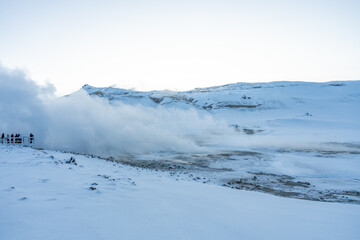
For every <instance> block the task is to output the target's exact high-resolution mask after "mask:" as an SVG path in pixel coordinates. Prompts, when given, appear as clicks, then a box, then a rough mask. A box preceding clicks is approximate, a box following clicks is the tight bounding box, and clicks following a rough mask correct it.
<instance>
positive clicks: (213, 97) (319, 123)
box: [83, 81, 360, 142]
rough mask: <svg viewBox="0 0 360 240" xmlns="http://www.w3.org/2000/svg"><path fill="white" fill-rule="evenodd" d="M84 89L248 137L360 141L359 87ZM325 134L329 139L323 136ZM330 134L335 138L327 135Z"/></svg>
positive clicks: (344, 83)
mask: <svg viewBox="0 0 360 240" xmlns="http://www.w3.org/2000/svg"><path fill="white" fill-rule="evenodd" d="M83 89H84V90H85V91H86V92H88V93H89V94H90V95H92V96H99V97H102V98H106V99H108V100H109V102H110V103H112V102H117V101H120V102H123V103H126V104H132V105H137V104H140V105H144V106H151V107H165V108H185V109H187V108H196V109H198V110H200V111H201V110H203V111H207V112H209V113H211V114H212V115H213V116H214V117H215V118H218V119H222V120H226V121H228V123H229V125H232V126H235V127H239V126H240V128H241V129H246V133H253V132H254V130H255V132H256V131H258V130H260V131H262V130H266V129H272V128H273V127H275V128H276V129H277V131H279V133H280V132H281V131H282V130H284V129H283V128H282V127H284V128H286V129H285V131H287V130H288V129H287V128H288V127H290V128H292V129H291V130H290V131H287V133H286V134H290V135H293V134H294V133H295V134H296V135H297V134H299V132H298V131H297V129H301V131H303V130H304V131H305V132H304V133H305V134H303V135H305V136H304V137H309V135H310V138H311V139H310V140H313V141H314V136H316V138H319V141H330V142H339V141H340V142H347V141H360V140H359V138H358V137H357V134H358V133H360V131H359V130H360V124H359V122H360V111H359V109H360V81H339V82H327V83H308V82H271V83H236V84H229V85H224V86H219V87H209V88H200V89H195V90H192V91H185V92H171V91H151V92H138V91H133V90H125V89H117V88H95V87H91V86H89V85H85V86H83ZM254 128H255V129H254ZM259 128H265V129H259ZM321 129H322V130H324V131H326V132H327V133H325V134H324V132H321V131H319V130H321ZM328 129H330V130H335V132H337V133H336V134H333V133H329V132H328V131H327V130H328ZM313 131H318V133H317V132H313ZM354 131H355V132H354ZM314 133H315V134H314ZM355 133H356V134H355ZM324 135H325V136H324ZM321 137H322V138H321ZM307 140H309V139H307Z"/></svg>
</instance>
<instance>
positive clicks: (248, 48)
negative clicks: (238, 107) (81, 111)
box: [0, 0, 360, 95]
mask: <svg viewBox="0 0 360 240" xmlns="http://www.w3.org/2000/svg"><path fill="white" fill-rule="evenodd" d="M0 62H1V63H2V64H3V65H5V66H7V67H10V68H14V67H18V68H22V69H25V70H26V71H27V72H28V73H29V75H30V77H31V78H32V79H34V80H36V81H37V82H39V83H40V84H42V83H45V82H46V81H48V82H51V83H53V84H54V85H55V86H56V88H57V90H58V92H57V94H58V95H63V94H67V93H71V92H73V91H76V90H78V89H79V88H80V87H81V86H82V85H84V84H85V83H88V84H90V85H94V86H98V87H102V86H110V85H114V84H115V85H116V86H117V87H120V88H135V89H137V90H153V89H171V90H186V89H192V88H195V87H205V86H213V85H221V84H226V83H232V82H258V81H278V80H290V81H295V80H299V81H330V80H359V79H360V1H359V0H354V1H347V0H338V1H331V0H324V1H318V0H311V1H306V0H302V1H298V0H297V1H291V0H288V1H280V0H278V1H276V0H271V1H270V0H267V1H261V0H248V1H244V0H221V1H212V0H206V1H205V0H203V1H201V0H182V1H169V0H168V1H151V0H147V1H145V0H144V1H136V0H134V1H120V0H118V1H105V0H103V1H100V0H98V1H95V0H91V1H90V0H77V1H74V0H72V1H66V0H63V1H48V0H33V1H30V0H29V1H25V0H17V1H12V0H0Z"/></svg>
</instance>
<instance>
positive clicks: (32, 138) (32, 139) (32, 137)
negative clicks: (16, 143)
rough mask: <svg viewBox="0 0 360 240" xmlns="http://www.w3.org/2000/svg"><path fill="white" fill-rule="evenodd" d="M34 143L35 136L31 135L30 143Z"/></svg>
mask: <svg viewBox="0 0 360 240" xmlns="http://www.w3.org/2000/svg"><path fill="white" fill-rule="evenodd" d="M33 141H34V134H32V133H30V143H33Z"/></svg>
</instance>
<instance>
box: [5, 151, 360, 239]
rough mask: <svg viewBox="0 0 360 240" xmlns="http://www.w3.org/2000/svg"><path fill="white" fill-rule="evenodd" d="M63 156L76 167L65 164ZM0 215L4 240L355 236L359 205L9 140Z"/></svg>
mask: <svg viewBox="0 0 360 240" xmlns="http://www.w3.org/2000/svg"><path fill="white" fill-rule="evenodd" d="M70 157H74V158H75V160H76V163H77V165H75V164H73V163H68V164H67V163H65V162H66V161H68V160H69V159H70ZM99 175H100V176H99ZM113 179H114V180H113ZM93 183H97V184H98V185H91V184H93ZM91 186H93V187H96V190H93V191H92V190H90V189H89V187H91ZM12 187H14V188H13V189H12ZM0 213H1V214H0V236H1V239H7V240H10V239H24V238H27V239H359V238H360V205H356V204H340V203H324V202H316V201H305V200H298V199H289V198H281V197H276V196H272V195H268V194H263V193H257V192H249V191H239V190H234V189H231V188H224V187H220V186H216V185H211V184H202V183H199V182H195V181H186V180H178V181H177V180H176V179H175V178H173V177H171V176H169V174H168V173H167V172H161V171H155V170H146V169H140V168H134V167H130V166H126V165H122V164H118V163H114V162H111V161H105V160H103V159H99V158H93V157H90V156H85V155H74V154H70V153H64V152H56V151H48V150H36V149H32V148H25V147H23V148H22V147H13V146H1V147H0Z"/></svg>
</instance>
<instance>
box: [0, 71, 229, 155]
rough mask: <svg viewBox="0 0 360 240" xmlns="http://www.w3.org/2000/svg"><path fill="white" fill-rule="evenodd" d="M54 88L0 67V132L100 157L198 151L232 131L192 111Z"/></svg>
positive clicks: (57, 148) (45, 146)
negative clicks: (114, 100)
mask: <svg viewBox="0 0 360 240" xmlns="http://www.w3.org/2000/svg"><path fill="white" fill-rule="evenodd" d="M54 90H55V88H54V87H53V86H52V85H48V86H45V87H42V86H38V85H37V84H36V83H35V82H34V81H32V80H30V79H28V78H27V77H26V75H25V74H24V73H23V72H22V71H19V70H8V69H5V68H4V67H1V66H0V132H5V133H22V134H29V133H30V132H32V133H34V134H35V137H36V140H37V143H36V144H37V145H38V146H40V147H44V148H50V149H56V150H67V151H73V152H79V153H88V154H95V155H100V156H118V155H123V154H132V153H148V152H158V151H176V152H192V151H200V150H204V146H200V145H203V144H204V142H205V140H206V141H207V143H210V142H209V141H211V139H212V136H216V135H218V134H224V133H229V134H231V133H232V130H231V129H230V128H228V127H227V125H226V124H225V123H223V122H221V121H216V120H214V119H213V118H212V117H210V116H209V115H204V114H203V113H202V114H200V113H199V112H197V111H196V110H180V109H163V108H150V107H144V106H140V105H139V106H130V105H126V104H123V103H118V104H109V103H108V102H106V101H105V100H103V99H100V98H97V97H91V96H89V95H88V94H87V93H86V92H85V91H83V90H80V91H78V92H76V93H75V94H72V95H70V96H67V97H61V98H57V97H55V96H54ZM215 138H216V137H214V138H213V139H215Z"/></svg>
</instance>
